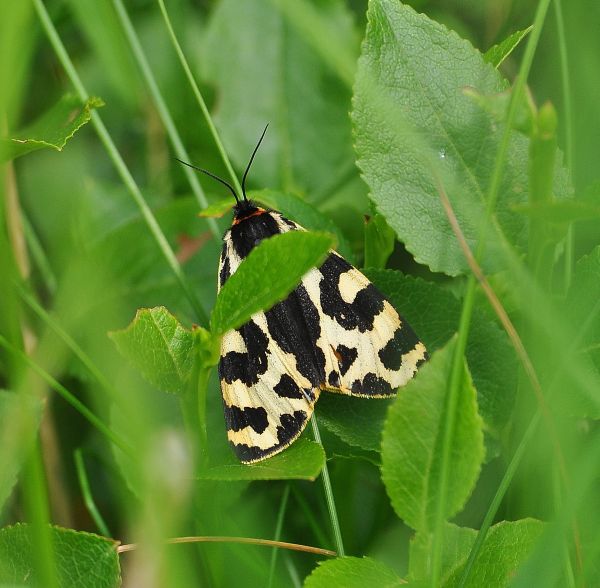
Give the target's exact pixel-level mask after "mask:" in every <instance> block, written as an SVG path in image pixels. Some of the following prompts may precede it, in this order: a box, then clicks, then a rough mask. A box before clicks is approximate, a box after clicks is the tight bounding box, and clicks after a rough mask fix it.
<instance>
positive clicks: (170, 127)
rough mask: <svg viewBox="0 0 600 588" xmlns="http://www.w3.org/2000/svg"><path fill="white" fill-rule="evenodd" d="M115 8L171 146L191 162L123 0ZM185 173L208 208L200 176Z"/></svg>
mask: <svg viewBox="0 0 600 588" xmlns="http://www.w3.org/2000/svg"><path fill="white" fill-rule="evenodd" d="M113 6H114V7H115V10H116V12H117V16H118V18H119V22H120V23H121V26H122V27H123V32H124V33H125V36H126V38H127V41H128V42H129V46H130V47H131V51H132V53H133V56H134V58H135V60H136V61H137V64H138V67H139V68H140V70H141V72H142V76H143V77H144V80H145V81H146V84H147V86H148V89H149V90H150V94H151V96H152V100H154V104H155V106H156V109H157V110H158V114H159V116H160V118H161V120H162V122H163V124H164V125H165V128H166V130H167V133H168V135H169V139H170V140H171V144H172V145H173V149H174V150H175V153H176V154H177V157H178V158H179V159H183V160H184V161H189V159H190V157H189V155H188V153H187V151H186V149H185V147H184V146H183V141H182V140H181V137H180V136H179V133H178V132H177V127H176V126H175V123H174V122H173V118H172V117H171V113H170V112H169V109H168V108H167V104H166V102H165V99H164V98H163V96H162V94H161V92H160V89H159V87H158V84H157V83H156V78H155V77H154V74H153V73H152V69H151V68H150V65H149V63H148V60H147V59H146V55H145V54H144V49H143V48H142V45H141V43H140V40H139V38H138V36H137V34H136V32H135V29H134V28H133V25H132V24H131V19H130V18H129V15H128V14H127V11H126V10H125V7H124V6H123V2H122V1H121V0H113ZM183 172H184V173H185V175H186V176H187V179H188V181H189V183H190V186H191V187H192V192H193V193H194V196H195V197H196V200H197V201H198V204H199V205H200V207H201V208H206V207H207V206H208V201H207V200H206V196H205V195H204V190H202V186H201V185H200V181H199V180H198V175H197V174H196V173H194V171H193V170H192V169H190V168H188V167H186V166H184V169H183ZM206 220H207V222H208V226H209V228H210V230H211V232H212V234H213V235H214V236H215V237H216V238H217V239H218V240H220V239H221V232H220V231H219V227H218V226H217V223H216V221H215V219H214V218H208V219H206Z"/></svg>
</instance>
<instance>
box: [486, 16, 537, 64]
mask: <svg viewBox="0 0 600 588" xmlns="http://www.w3.org/2000/svg"><path fill="white" fill-rule="evenodd" d="M532 29H533V25H532V26H530V27H527V28H526V29H523V30H521V31H515V32H514V33H512V34H511V35H509V36H508V37H506V39H504V41H502V42H500V43H498V44H497V45H493V46H492V47H490V48H489V49H488V50H487V51H486V52H485V53H484V55H483V59H484V60H485V61H487V62H488V63H491V64H492V65H493V66H494V67H496V68H497V67H499V66H500V64H501V63H502V62H503V61H504V60H505V59H506V58H507V57H508V56H509V55H510V54H511V53H512V52H513V51H514V50H515V49H516V47H517V45H518V44H519V43H520V42H521V41H522V40H523V39H524V38H525V37H526V36H527V35H528V34H529V33H530V32H531V30H532Z"/></svg>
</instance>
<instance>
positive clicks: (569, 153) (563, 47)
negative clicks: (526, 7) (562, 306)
mask: <svg viewBox="0 0 600 588" xmlns="http://www.w3.org/2000/svg"><path fill="white" fill-rule="evenodd" d="M554 16H555V18H556V31H557V36H558V52H559V55H560V80H561V85H562V96H563V101H564V109H563V116H564V125H565V164H566V166H567V169H569V170H570V172H571V180H572V181H573V182H575V159H574V153H573V144H574V140H575V133H574V127H573V107H572V103H571V76H570V73H569V55H568V52H567V36H566V33H565V22H564V19H563V13H562V3H561V0H554ZM572 275H573V225H569V228H568V230H567V235H566V237H565V279H564V288H565V291H566V290H568V289H569V286H570V284H571V276H572Z"/></svg>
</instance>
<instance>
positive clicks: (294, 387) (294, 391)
mask: <svg viewBox="0 0 600 588" xmlns="http://www.w3.org/2000/svg"><path fill="white" fill-rule="evenodd" d="M273 390H275V393H276V394H277V395H278V396H281V397H282V398H300V399H302V398H304V394H303V393H302V391H301V390H300V387H299V386H298V384H296V382H294V380H292V378H291V377H290V376H289V375H288V374H282V375H281V378H280V379H279V382H277V385H276V386H275V387H274V388H273Z"/></svg>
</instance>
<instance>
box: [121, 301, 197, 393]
mask: <svg viewBox="0 0 600 588" xmlns="http://www.w3.org/2000/svg"><path fill="white" fill-rule="evenodd" d="M110 337H111V339H112V340H113V341H114V342H115V345H116V346H117V348H118V350H119V351H120V352H121V353H122V354H123V356H124V357H126V358H127V359H128V360H129V361H130V362H131V363H132V364H133V365H135V366H136V367H137V368H138V369H139V370H140V371H141V372H142V374H144V377H145V378H146V379H147V380H148V381H149V382H150V383H151V384H153V385H154V386H156V387H157V388H158V389H159V390H162V391H163V392H169V393H174V394H181V393H183V391H184V390H185V387H186V385H187V383H188V381H189V379H190V376H191V374H192V369H193V367H194V359H195V358H196V357H197V356H198V353H199V350H198V345H197V342H196V337H195V335H194V332H193V331H189V330H188V329H185V328H184V327H182V326H181V325H180V324H179V322H178V321H177V319H176V318H175V317H174V316H173V315H172V314H171V313H170V312H169V311H168V310H167V309H166V308H164V307H158V308H144V309H140V310H138V312H137V314H136V315H135V318H134V319H133V321H132V322H131V324H130V325H129V326H128V327H127V328H126V329H123V330H121V331H114V332H112V333H110Z"/></svg>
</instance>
